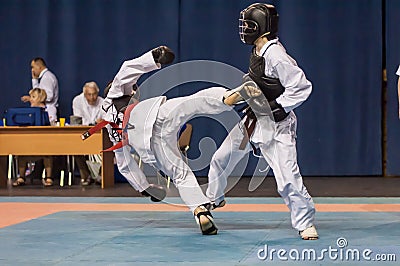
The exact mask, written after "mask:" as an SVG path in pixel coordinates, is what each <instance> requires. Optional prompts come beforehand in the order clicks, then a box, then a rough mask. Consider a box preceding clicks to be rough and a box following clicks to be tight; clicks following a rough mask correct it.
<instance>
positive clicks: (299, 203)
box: [259, 113, 318, 237]
mask: <svg viewBox="0 0 400 266" xmlns="http://www.w3.org/2000/svg"><path fill="white" fill-rule="evenodd" d="M295 124H296V117H295V116H294V114H293V113H291V114H290V115H289V116H288V118H287V119H285V120H283V121H282V122H279V124H278V126H277V129H276V130H277V132H276V136H275V138H274V139H273V140H272V141H271V142H270V143H268V144H261V145H259V147H260V150H261V153H262V154H263V156H264V158H265V159H266V160H267V162H268V164H269V165H270V166H271V168H272V169H273V171H274V175H275V180H276V183H277V187H278V193H279V194H280V195H281V196H282V198H283V200H284V201H285V203H286V205H287V206H288V208H289V210H290V213H291V220H292V226H293V228H295V229H296V230H298V231H303V230H305V229H307V228H310V227H311V226H313V223H314V216H315V207H314V202H313V200H312V198H311V196H310V194H309V193H308V191H307V189H306V187H305V186H304V184H303V179H302V176H301V174H300V170H299V166H298V164H297V153H296V139H295V134H296V125H295ZM317 237H318V235H317Z"/></svg>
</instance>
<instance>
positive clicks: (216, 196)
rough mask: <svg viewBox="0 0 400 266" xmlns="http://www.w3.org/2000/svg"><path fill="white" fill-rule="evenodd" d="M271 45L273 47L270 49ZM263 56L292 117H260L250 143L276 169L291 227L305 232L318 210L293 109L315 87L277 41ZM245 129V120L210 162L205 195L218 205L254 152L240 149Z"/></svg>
mask: <svg viewBox="0 0 400 266" xmlns="http://www.w3.org/2000/svg"><path fill="white" fill-rule="evenodd" d="M272 44H274V45H272ZM270 45H272V46H271V47H268V46H270ZM267 48H269V49H268V50H267ZM264 52H265V53H264ZM262 54H264V58H265V75H266V76H268V77H273V78H279V80H280V82H281V84H282V85H283V87H285V91H284V92H283V94H282V95H280V96H279V97H278V98H277V99H276V101H277V102H278V103H279V104H280V105H282V107H283V108H284V109H285V111H286V112H287V113H289V115H288V116H287V117H286V118H285V119H284V120H282V121H280V122H277V123H275V122H272V120H271V119H269V118H268V117H266V116H265V117H261V118H259V119H258V120H257V123H256V127H255V129H254V132H253V134H252V136H251V137H250V141H251V142H252V143H253V144H254V145H255V146H256V147H258V148H260V150H261V153H262V155H263V157H264V158H265V159H266V161H267V162H268V164H269V165H270V166H271V168H272V169H273V172H274V175H275V179H276V183H277V186H278V192H279V194H280V195H281V196H282V198H283V200H284V201H285V203H286V205H287V206H288V207H289V209H290V212H291V220H292V226H293V227H294V228H295V229H297V230H299V231H302V230H304V229H306V228H308V227H310V226H311V225H313V221H314V215H315V208H314V203H313V200H312V198H311V196H310V195H309V194H308V192H307V189H306V187H305V186H304V184H303V180H302V176H301V174H300V170H299V167H298V164H297V153H296V127H297V119H296V116H295V114H294V112H293V111H292V110H293V109H294V108H296V107H298V106H299V105H300V104H302V103H303V102H304V101H305V100H306V99H307V98H308V96H309V95H310V93H311V91H312V84H311V82H310V81H308V80H307V79H306V77H305V75H304V72H303V71H302V70H301V69H300V68H299V67H298V66H297V63H296V61H295V60H294V59H292V58H291V57H290V56H289V55H288V54H287V53H286V51H285V49H284V47H283V46H282V45H281V44H280V42H279V41H278V39H274V40H271V41H268V42H267V43H266V44H265V45H264V46H263V47H262V49H261V50H260V53H259V55H262ZM243 127H244V126H243V120H242V121H241V122H240V123H239V124H238V125H236V126H235V127H234V128H233V130H232V131H231V132H230V133H229V135H228V136H227V138H226V139H225V140H224V142H223V143H222V145H221V147H220V148H219V149H218V150H217V151H216V153H215V154H214V156H213V158H212V160H211V165H210V171H209V174H208V177H209V185H208V189H207V193H206V195H207V197H208V198H209V199H210V200H211V201H214V202H215V203H216V204H219V202H220V201H221V200H222V199H223V197H224V189H225V188H226V186H227V178H228V176H229V175H230V173H231V172H232V171H233V169H234V167H235V166H236V164H237V163H238V162H239V161H240V159H242V158H243V157H244V156H245V155H246V154H247V153H248V152H249V151H250V150H251V146H250V144H247V146H246V148H245V149H244V150H240V149H239V145H240V143H241V142H242V140H243V136H244V134H243Z"/></svg>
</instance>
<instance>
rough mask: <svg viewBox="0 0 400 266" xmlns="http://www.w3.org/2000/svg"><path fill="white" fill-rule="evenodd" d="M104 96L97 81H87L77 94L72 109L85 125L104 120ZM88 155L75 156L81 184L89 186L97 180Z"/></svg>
mask: <svg viewBox="0 0 400 266" xmlns="http://www.w3.org/2000/svg"><path fill="white" fill-rule="evenodd" d="M103 100H104V99H103V98H102V97H100V96H99V86H97V84H96V82H94V81H91V82H87V83H85V85H84V86H83V91H82V93H81V94H79V95H77V96H75V98H74V99H73V101H72V111H73V115H74V116H79V117H81V118H82V124H83V125H86V126H88V125H95V124H97V123H99V122H100V121H102V120H103V118H104V115H105V112H104V111H103V109H102V108H101V106H102V104H103ZM86 160H88V157H87V156H83V155H81V156H75V162H76V164H77V165H78V168H79V173H80V175H81V185H82V186H88V185H90V184H92V183H94V182H95V180H94V179H93V177H92V176H91V175H90V171H89V167H88V165H87V164H86Z"/></svg>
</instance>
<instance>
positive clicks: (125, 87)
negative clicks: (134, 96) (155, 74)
mask: <svg viewBox="0 0 400 266" xmlns="http://www.w3.org/2000/svg"><path fill="white" fill-rule="evenodd" d="M159 68H160V66H158V65H157V64H156V62H155V61H154V58H153V55H152V53H151V51H149V52H147V53H145V54H143V55H142V56H140V57H138V58H135V59H132V60H127V61H125V62H124V63H123V64H122V66H121V68H120V69H119V71H118V73H117V75H115V77H114V80H113V82H112V84H111V88H110V90H109V91H108V94H107V98H111V99H115V98H119V97H121V96H123V95H129V94H131V92H132V85H134V84H136V82H137V80H138V79H139V78H140V76H141V75H143V74H144V73H147V72H150V71H152V70H156V69H159Z"/></svg>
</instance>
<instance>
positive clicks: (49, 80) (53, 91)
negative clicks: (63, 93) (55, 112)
mask: <svg viewBox="0 0 400 266" xmlns="http://www.w3.org/2000/svg"><path fill="white" fill-rule="evenodd" d="M32 88H41V89H43V90H45V91H46V94H47V99H46V105H53V106H54V107H57V106H58V80H57V78H56V76H55V75H54V74H53V73H52V72H51V71H50V70H48V69H47V68H46V69H43V70H42V72H40V75H39V78H38V79H32Z"/></svg>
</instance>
